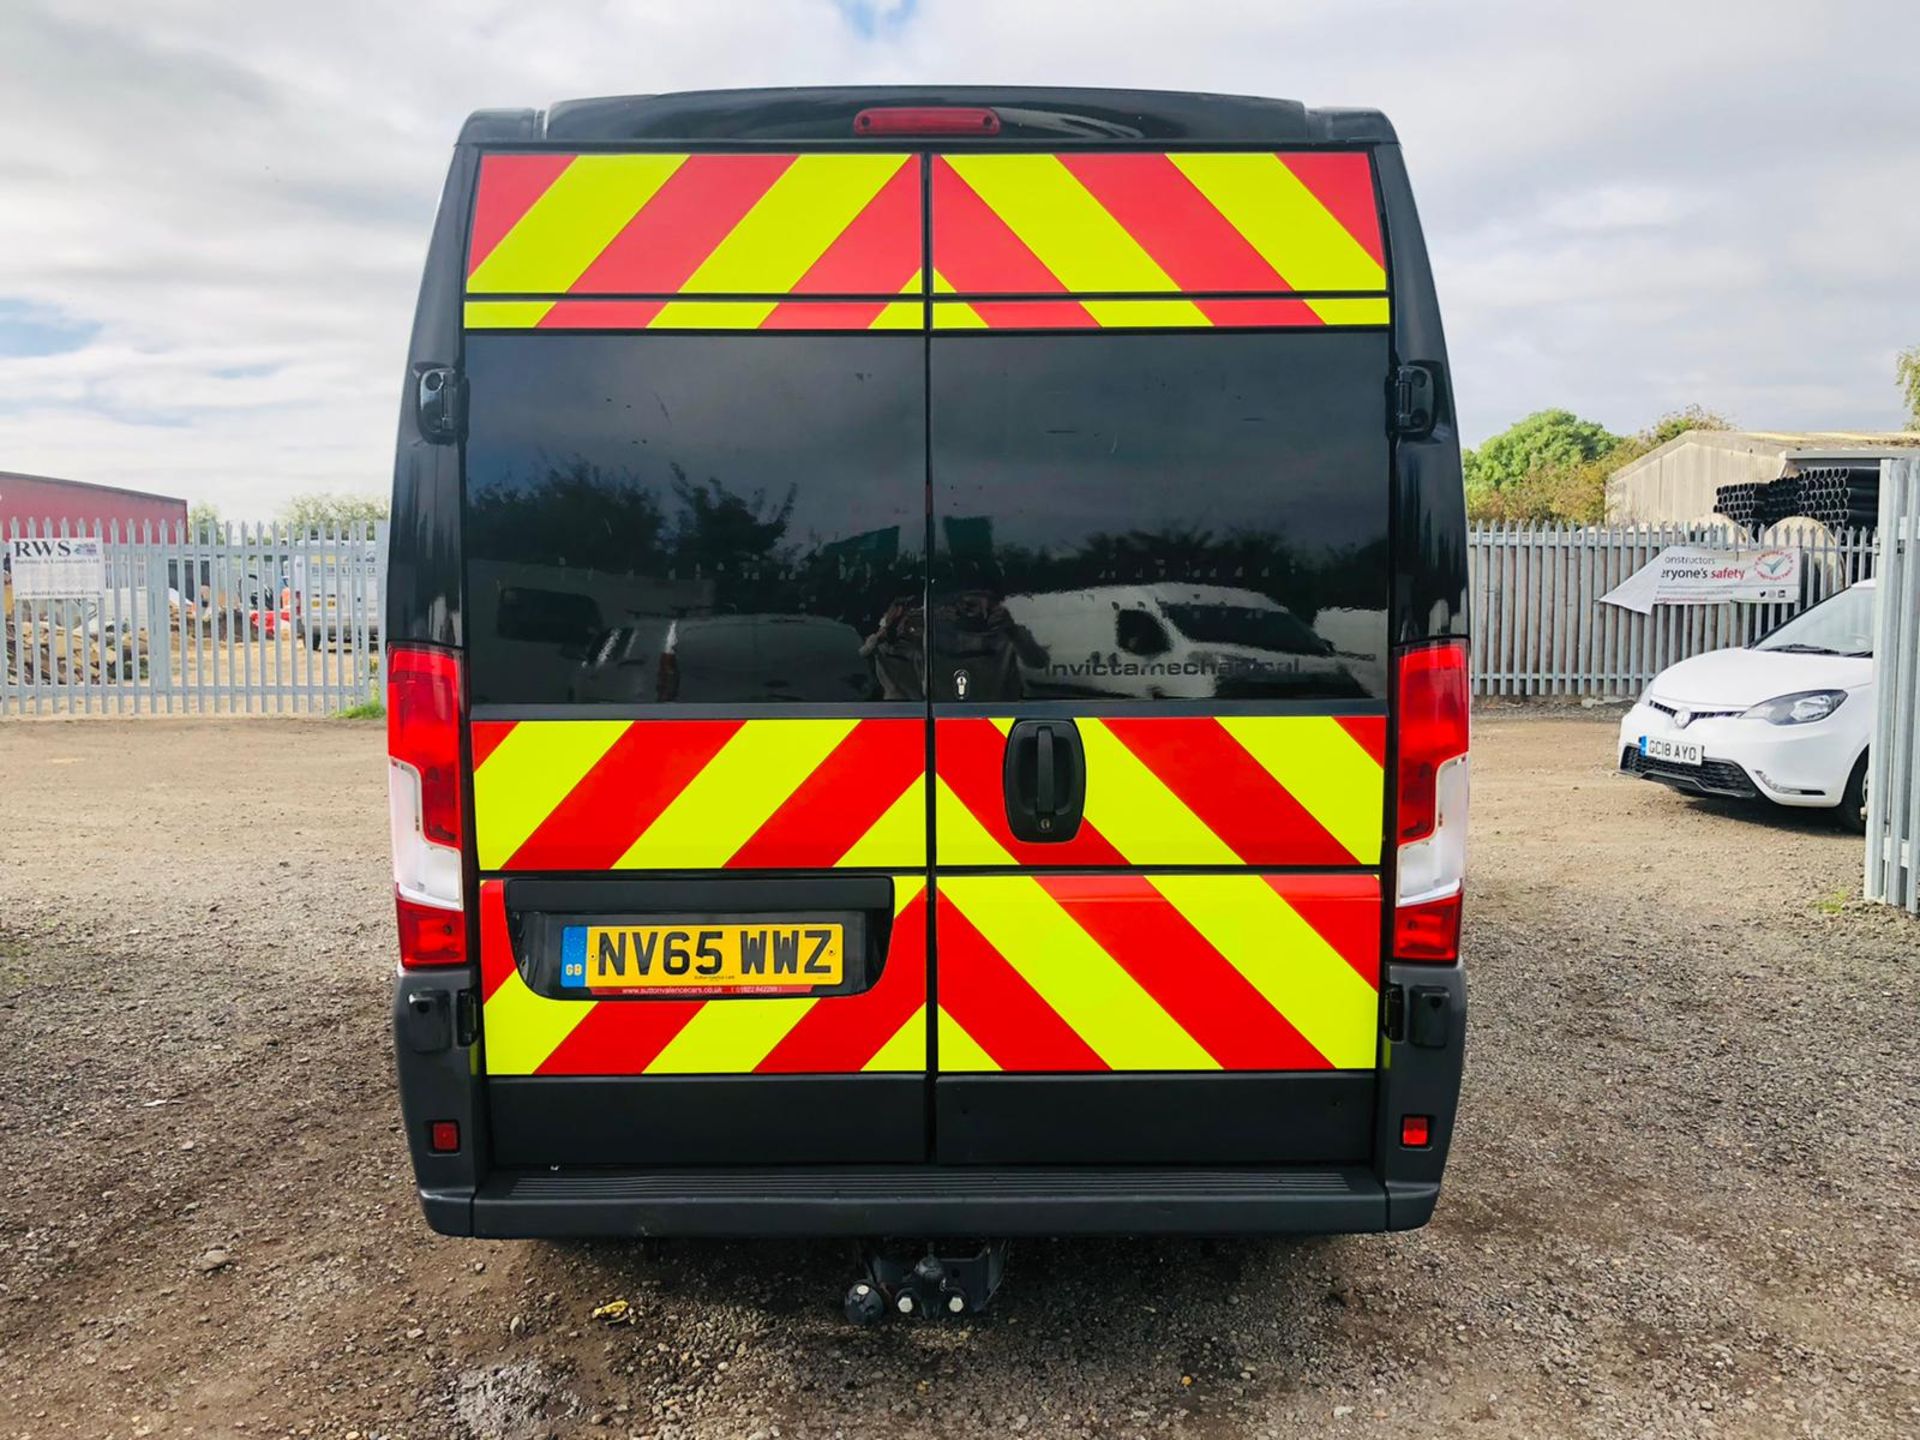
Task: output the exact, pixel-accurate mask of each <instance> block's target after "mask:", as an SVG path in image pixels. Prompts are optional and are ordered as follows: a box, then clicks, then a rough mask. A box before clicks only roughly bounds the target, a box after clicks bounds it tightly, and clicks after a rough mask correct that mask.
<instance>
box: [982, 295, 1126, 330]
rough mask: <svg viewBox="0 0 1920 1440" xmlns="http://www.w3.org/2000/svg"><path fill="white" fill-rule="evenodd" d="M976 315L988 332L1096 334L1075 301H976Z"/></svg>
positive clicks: (1094, 325)
mask: <svg viewBox="0 0 1920 1440" xmlns="http://www.w3.org/2000/svg"><path fill="white" fill-rule="evenodd" d="M972 304H973V309H974V313H975V314H977V315H978V316H979V317H980V318H981V319H982V320H983V321H985V322H986V326H987V328H988V329H989V330H1098V329H1099V328H1100V322H1099V321H1098V320H1096V319H1094V318H1093V312H1092V311H1090V310H1088V309H1087V307H1086V306H1084V305H1082V304H1081V303H1080V302H1079V301H1078V300H975V301H973V302H972Z"/></svg>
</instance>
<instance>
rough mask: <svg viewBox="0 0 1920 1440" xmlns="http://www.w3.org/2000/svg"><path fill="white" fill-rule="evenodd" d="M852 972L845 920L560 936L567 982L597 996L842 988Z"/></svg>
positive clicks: (573, 929) (602, 929)
mask: <svg viewBox="0 0 1920 1440" xmlns="http://www.w3.org/2000/svg"><path fill="white" fill-rule="evenodd" d="M845 973H846V927H845V926H843V925H838V924H826V923H814V922H810V921H783V920H752V921H741V922H724V923H722V922H716V923H700V922H691V921H689V922H684V923H670V924H665V925H569V926H567V927H566V929H565V930H564V931H563V932H562V935H561V946H560V984H561V987H562V988H563V989H567V990H580V991H585V992H587V993H588V994H595V995H605V994H627V995H632V994H641V993H647V992H652V991H658V990H670V991H674V992H676V993H681V994H685V993H689V992H698V991H708V992H715V991H733V992H741V993H747V994H778V993H782V992H787V991H805V990H814V989H819V988H821V987H823V986H833V985H838V984H839V983H840V982H841V980H842V978H844V976H845Z"/></svg>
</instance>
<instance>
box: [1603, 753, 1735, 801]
mask: <svg viewBox="0 0 1920 1440" xmlns="http://www.w3.org/2000/svg"><path fill="white" fill-rule="evenodd" d="M1620 768H1621V769H1622V770H1623V771H1625V772H1626V773H1627V774H1629V775H1638V776H1639V777H1640V778H1641V779H1642V780H1657V781H1659V782H1660V783H1661V784H1662V785H1671V786H1672V787H1673V788H1674V789H1676V790H1686V791H1690V792H1691V793H1693V794H1695V795H1725V796H1729V797H1731V798H1733V799H1736V800H1751V799H1753V798H1755V797H1756V796H1757V795H1759V793H1760V789H1759V787H1758V786H1757V785H1755V784H1754V783H1753V777H1752V776H1751V775H1749V774H1747V772H1746V771H1745V770H1744V769H1743V768H1742V767H1740V766H1738V765H1736V764H1734V763H1733V761H1731V760H1709V761H1707V762H1706V763H1705V764H1703V765H1676V764H1674V763H1673V762H1672V761H1671V760H1649V759H1648V758H1647V757H1646V756H1644V755H1642V754H1641V753H1640V751H1639V749H1638V748H1637V747H1635V746H1632V745H1629V746H1628V747H1627V748H1626V749H1624V750H1622V751H1621V752H1620Z"/></svg>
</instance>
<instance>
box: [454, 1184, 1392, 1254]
mask: <svg viewBox="0 0 1920 1440" xmlns="http://www.w3.org/2000/svg"><path fill="white" fill-rule="evenodd" d="M433 1199H434V1200H436V1201H438V1202H439V1203H440V1204H442V1205H446V1204H449V1203H459V1202H458V1201H457V1200H456V1198H455V1197H452V1196H436V1197H433ZM470 1203H471V1205H472V1217H473V1218H472V1226H473V1228H472V1233H473V1234H476V1235H485V1236H493V1237H499V1238H509V1237H532V1236H548V1235H661V1236H669V1235H683V1236H750V1235H788V1236H799V1235H853V1236H866V1235H881V1234H914V1235H941V1234H947V1235H1068V1234H1107V1235H1137V1234H1193V1235H1206V1234H1241V1235H1247V1234H1286V1233H1312V1232H1316V1231H1356V1230H1381V1229H1385V1228H1386V1226H1387V1196H1386V1192H1385V1190H1384V1189H1382V1187H1381V1185H1380V1182H1379V1180H1378V1179H1377V1178H1376V1177H1375V1176H1374V1175H1373V1173H1372V1172H1371V1171H1368V1170H1365V1169H1360V1168H1352V1167H1338V1168H1310V1167H1287V1168H1281V1169H1240V1168H1231V1169H1227V1168H1222V1169H1171V1168H1153V1169H1103V1168H1092V1167H1088V1168H1074V1169H1052V1168H1041V1167H1019V1168H1012V1167H1005V1168H992V1169H989V1168H984V1167H981V1168H974V1167H965V1168H962V1167H948V1168H942V1167H938V1166H859V1167H855V1166H847V1167H810V1168H801V1167H793V1168H782V1169H739V1170H723V1169H711V1170H644V1171H610V1170H576V1171H563V1170H540V1171H499V1172H496V1173H494V1174H493V1175H492V1176H490V1177H489V1178H488V1179H487V1180H486V1182H485V1183H484V1184H483V1185H482V1186H481V1187H480V1190H479V1193H478V1194H476V1195H475V1196H473V1198H472V1200H471V1202H470Z"/></svg>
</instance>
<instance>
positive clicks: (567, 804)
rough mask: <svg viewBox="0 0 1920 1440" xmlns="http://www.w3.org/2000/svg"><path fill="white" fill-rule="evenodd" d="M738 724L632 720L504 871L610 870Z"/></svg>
mask: <svg viewBox="0 0 1920 1440" xmlns="http://www.w3.org/2000/svg"><path fill="white" fill-rule="evenodd" d="M743 723H744V722H742V721H739V720H636V721H634V722H633V723H632V724H630V725H629V726H627V728H626V730H625V731H624V732H623V733H622V734H621V736H620V738H619V739H618V740H616V741H614V742H613V744H612V745H611V746H610V747H608V749H607V753H606V754H604V755H602V756H601V757H600V759H599V761H598V762H596V763H595V765H594V767H593V768H592V769H591V770H589V771H588V772H587V773H586V775H585V776H584V777H583V778H582V779H581V781H580V783H579V784H578V785H576V786H574V787H573V789H572V791H571V792H570V793H569V794H568V795H567V798H566V799H564V800H562V801H561V802H560V803H559V804H558V805H556V806H555V807H554V808H553V812H552V813H551V814H549V815H548V816H547V818H546V819H544V820H542V821H541V822H540V828H539V829H537V830H535V831H534V832H533V834H531V835H529V836H528V837H527V839H526V841H525V843H523V844H522V845H521V846H520V848H519V849H518V850H516V851H514V852H513V857H512V858H511V859H509V860H508V861H507V863H506V864H505V865H504V866H502V867H501V868H502V869H505V870H607V869H611V868H612V867H613V865H614V863H615V862H616V861H617V860H619V858H620V857H621V856H622V855H624V854H626V852H627V848H628V847H629V846H630V845H632V844H633V842H634V841H635V840H637V839H639V838H640V835H641V832H643V831H644V830H645V829H646V828H647V826H649V825H651V824H652V823H653V822H654V821H655V820H657V819H658V818H659V817H660V812H661V811H662V810H665V809H666V808H667V806H668V805H669V804H671V803H672V802H673V799H674V797H675V796H677V795H678V794H679V793H680V792H681V791H682V790H684V789H686V787H687V786H688V785H689V784H690V783H692V781H693V778H694V777H695V776H696V775H698V774H699V773H700V772H701V771H702V770H704V769H705V768H706V766H707V762H708V761H710V760H712V759H713V757H714V756H715V755H717V754H718V753H719V752H720V747H721V746H723V745H725V744H726V743H727V741H728V740H730V739H732V738H733V732H734V731H736V730H738V729H739V728H740V726H741V725H742V724H743Z"/></svg>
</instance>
